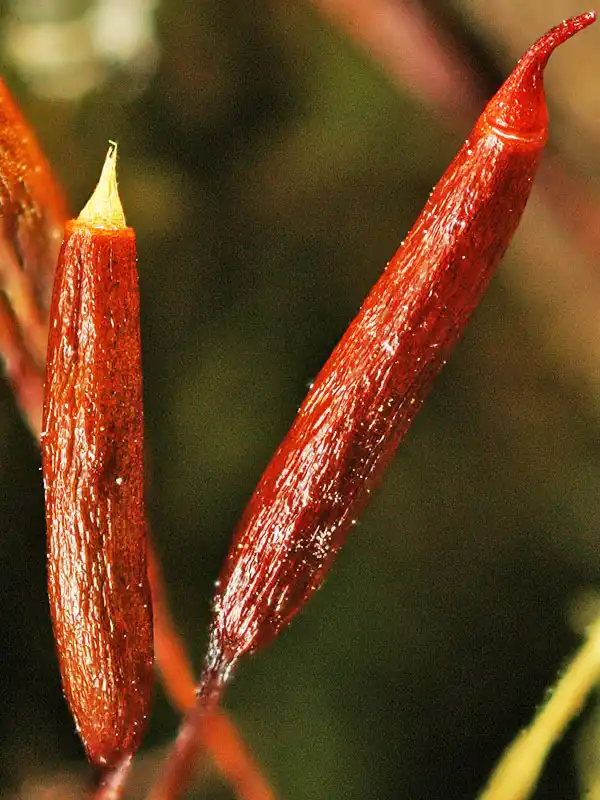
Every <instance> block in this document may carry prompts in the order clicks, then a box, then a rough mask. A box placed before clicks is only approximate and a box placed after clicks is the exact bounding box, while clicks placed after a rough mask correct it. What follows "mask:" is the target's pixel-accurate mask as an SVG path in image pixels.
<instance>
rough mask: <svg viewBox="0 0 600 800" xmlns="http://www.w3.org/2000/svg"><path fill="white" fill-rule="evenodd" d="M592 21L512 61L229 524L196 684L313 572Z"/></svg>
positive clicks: (501, 212) (438, 336)
mask: <svg viewBox="0 0 600 800" xmlns="http://www.w3.org/2000/svg"><path fill="white" fill-rule="evenodd" d="M594 19H595V15H594V14H593V13H592V12H590V13H587V14H583V15H581V16H578V17H575V18H573V19H571V20H568V21H565V22H563V23H562V24H560V25H558V26H557V27H555V28H553V29H552V30H551V31H549V32H548V33H547V34H546V35H545V36H543V37H542V38H541V39H540V40H539V41H538V42H536V44H534V45H533V46H532V47H531V48H530V50H529V51H528V52H527V53H526V55H525V56H524V57H523V58H522V60H521V61H520V62H519V64H518V65H517V67H516V68H515V70H514V71H513V73H512V74H511V75H510V77H509V78H508V79H507V81H506V82H505V83H504V85H503V86H502V87H501V89H500V90H499V91H498V93H497V94H496V95H495V96H494V97H493V99H492V100H491V101H490V103H489V104H488V105H487V107H486V108H485V110H484V112H483V114H482V115H481V117H480V118H479V120H478V121H477V123H476V125H475V127H474V129H473V131H472V132H471V134H470V135H469V138H468V139H467V141H466V142H465V144H464V146H463V147H462V149H461V150H460V152H459V153H458V155H457V156H456V158H455V159H454V161H453V162H452V164H451V165H450V167H449V168H448V170H447V171H446V173H445V174H444V176H443V177H442V179H441V180H440V182H439V183H438V185H437V186H436V187H435V189H434V191H433V192H432V194H431V196H430V198H429V200H428V201H427V204H426V206H425V208H424V209H423V212H422V213H421V215H420V216H419V218H418V220H417V221H416V223H415V225H414V227H413V228H412V230H411V231H410V233H409V234H408V236H407V238H406V240H405V241H404V242H403V244H402V246H401V247H400V249H399V250H398V252H397V253H396V255H395V256H394V257H393V259H392V260H391V261H390V263H389V264H388V266H387V269H386V270H385V272H384V274H383V276H382V277H381V278H380V280H379V281H378V283H377V284H376V285H375V287H374V288H373V290H372V291H371V293H370V294H369V296H368V297H367V299H366V300H365V303H364V305H363V306H362V308H361V310H360V312H359V314H358V316H357V317H356V319H355V320H354V321H353V322H352V324H351V325H350V327H349V329H348V330H347V332H346V334H345V335H344V337H343V339H342V340H341V342H340V343H339V345H338V346H337V347H336V349H335V350H334V352H333V354H332V356H331V358H330V359H329V361H328V362H327V363H326V365H325V366H324V368H323V370H322V371H321V373H320V374H319V376H318V377H317V379H316V381H315V383H314V385H313V387H312V390H311V391H310V393H309V394H308V396H307V398H306V400H305V401H304V403H303V405H302V407H301V408H300V411H299V413H298V416H297V418H296V420H295V422H294V424H293V426H292V428H291V430H290V431H289V433H288V434H287V436H286V438H285V439H284V441H283V443H282V444H281V445H280V447H279V449H278V450H277V452H276V453H275V456H274V457H273V460H272V461H271V463H270V464H269V466H268V468H267V470H266V472H265V473H264V475H263V476H262V478H261V480H260V482H259V484H258V487H257V489H256V491H255V493H254V495H253V497H252V498H251V500H250V503H249V505H248V507H247V508H246V510H245V513H244V515H243V517H242V520H241V522H240V524H239V527H238V529H237V531H236V535H235V538H234V541H233V545H232V547H231V550H230V553H229V555H228V557H227V560H226V563H225V565H224V569H223V572H222V575H221V579H220V588H219V589H218V591H217V595H216V599H215V604H214V620H213V624H212V629H211V639H210V646H209V654H208V661H207V669H206V673H205V685H210V684H211V683H212V684H219V683H222V682H223V680H224V678H225V677H226V675H227V673H228V672H229V670H230V668H231V666H232V664H234V663H235V661H236V660H237V659H238V658H239V657H240V656H241V655H242V654H243V653H244V652H247V651H250V650H253V649H255V648H256V647H258V646H261V645H264V644H266V643H267V642H269V641H270V640H271V639H272V638H273V637H274V636H275V635H276V634H277V633H278V631H279V630H280V629H281V627H282V626H284V625H285V624H286V623H287V622H288V621H289V620H290V618H291V617H292V616H293V615H294V614H295V613H296V612H297V611H298V610H299V609H300V608H301V607H302V605H303V604H304V603H305V602H306V600H307V598H308V597H309V596H310V595H311V593H312V592H313V591H314V590H315V589H316V588H317V587H318V586H319V584H320V583H321V581H322V580H323V578H324V576H325V573H326V571H327V569H328V568H329V566H330V565H331V562H332V560H333V558H334V556H335V554H336V552H337V551H338V550H339V548H340V547H341V545H342V544H343V542H344V539H345V536H346V533H347V532H348V529H349V528H350V527H351V525H352V523H353V522H354V520H355V519H356V517H357V515H358V513H359V512H360V510H361V508H362V507H363V505H364V504H365V502H366V500H367V499H368V495H369V493H370V491H371V489H372V487H373V486H374V484H375V483H376V480H377V478H378V477H379V475H380V474H381V473H382V471H383V469H384V468H385V466H386V465H387V464H388V462H389V460H390V458H391V457H392V455H393V453H394V451H395V450H396V447H397V445H398V444H399V442H400V441H401V439H402V438H403V436H404V435H405V433H406V432H407V430H408V428H409V426H410V424H411V423H412V421H413V419H414V417H415V415H416V414H417V412H418V411H419V409H420V408H421V406H422V403H423V401H424V399H425V397H426V395H427V393H428V391H429V388H430V386H431V383H432V381H433V379H434V378H435V376H436V375H437V373H438V372H439V370H440V369H441V367H442V366H443V364H444V363H445V361H446V359H447V357H448V355H449V354H450V352H451V350H452V348H453V347H454V345H455V344H456V342H457V339H458V337H459V335H460V333H461V331H462V330H463V328H464V327H465V325H466V323H467V321H468V319H469V317H470V316H471V313H472V311H473V309H474V308H475V306H476V305H477V303H478V302H479V300H480V298H481V296H482V295H483V293H484V291H485V289H486V287H487V285H488V282H489V280H490V277H491V274H492V272H493V270H494V268H495V267H496V265H497V264H498V262H499V261H500V259H501V258H502V256H503V254H504V251H505V250H506V247H507V245H508V243H509V241H510V239H511V237H512V235H513V233H514V231H515V229H516V227H517V224H518V222H519V219H520V217H521V214H522V212H523V209H524V207H525V203H526V201H527V198H528V196H529V192H530V190H531V186H532V182H533V178H534V175H535V172H536V169H537V167H538V164H539V161H540V157H541V154H542V150H543V147H544V144H545V142H546V137H547V123H548V114H547V108H546V103H545V97H544V89H543V83H542V75H543V71H544V67H545V65H546V62H547V60H548V58H549V56H550V54H551V53H552V51H553V50H554V49H555V48H556V47H557V46H558V45H560V44H561V43H562V42H564V41H565V40H567V39H569V38H570V37H571V36H572V35H573V34H575V33H576V32H578V31H580V30H581V29H583V28H585V27H587V26H588V25H590V24H591V23H592V22H593V21H594Z"/></svg>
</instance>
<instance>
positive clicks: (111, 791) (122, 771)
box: [93, 756, 133, 800]
mask: <svg viewBox="0 0 600 800" xmlns="http://www.w3.org/2000/svg"><path fill="white" fill-rule="evenodd" d="M132 758H133V757H132V756H127V757H126V758H124V759H123V761H122V762H121V763H120V764H119V765H118V766H116V767H115V768H114V769H112V770H111V771H110V772H109V773H107V774H106V775H104V776H103V777H102V780H101V782H100V785H99V786H98V789H97V790H96V791H95V792H94V796H93V800H119V798H120V797H121V796H122V794H123V789H124V788H125V782H126V781H127V777H128V775H129V772H130V769H131V762H132Z"/></svg>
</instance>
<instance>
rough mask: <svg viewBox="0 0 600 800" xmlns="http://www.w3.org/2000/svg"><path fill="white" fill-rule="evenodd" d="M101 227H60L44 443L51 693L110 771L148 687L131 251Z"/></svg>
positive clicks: (123, 233)
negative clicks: (58, 692) (53, 661)
mask: <svg viewBox="0 0 600 800" xmlns="http://www.w3.org/2000/svg"><path fill="white" fill-rule="evenodd" d="M109 157H110V156H109ZM113 168H114V166H113ZM115 186H116V185H115ZM99 187H100V184H99ZM97 191H98V190H97ZM113 222H114V220H112V221H111V219H110V217H108V218H107V219H105V218H104V217H102V216H101V217H99V218H98V219H96V218H94V217H93V215H92V216H91V217H90V215H87V216H85V215H84V214H83V212H82V216H81V217H80V218H79V219H78V220H75V221H72V222H70V223H68V225H67V230H66V235H65V239H64V242H63V245H62V248H61V251H60V255H59V259H58V267H57V272H56V278H55V284H54V292H53V297H52V304H51V314H50V332H49V343H48V360H47V376H46V387H45V404H44V423H43V434H42V457H43V471H44V484H45V491H46V520H47V535H48V592H49V600H50V610H51V615H52V622H53V628H54V635H55V640H56V646H57V651H58V658H59V664H60V670H61V675H62V681H63V688H64V692H65V695H66V697H67V700H68V703H69V706H70V708H71V711H72V713H73V716H74V718H75V721H76V724H77V728H78V730H79V733H80V735H81V738H82V741H83V743H84V745H85V748H86V751H87V753H88V756H89V758H90V760H91V761H92V762H93V763H95V764H98V765H108V766H111V765H114V764H116V763H117V762H119V761H120V760H121V759H122V758H123V757H124V756H126V755H128V754H131V753H133V752H134V751H135V750H136V748H137V747H138V745H139V743H140V741H141V737H142V735H143V732H144V729H145V726H146V721H147V718H148V713H149V705H150V699H151V692H152V683H153V641H152V610H151V600H150V588H149V583H148V577H147V573H146V521H145V514H144V485H143V462H142V447H143V410H142V374H141V358H140V328H139V291H138V277H137V265H136V248H135V237H134V233H133V231H132V230H131V229H130V228H127V227H124V219H123V224H122V225H119V226H118V227H115V226H114V225H113Z"/></svg>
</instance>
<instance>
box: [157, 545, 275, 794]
mask: <svg viewBox="0 0 600 800" xmlns="http://www.w3.org/2000/svg"><path fill="white" fill-rule="evenodd" d="M148 576H149V578H150V587H151V591H152V609H153V612H154V654H155V658H156V665H157V667H158V669H159V671H160V673H161V676H162V682H163V686H164V689H165V693H166V694H167V696H168V698H169V701H170V702H171V704H172V705H173V707H174V708H176V709H177V710H178V711H180V712H181V713H182V714H187V713H190V714H191V715H192V716H193V715H194V713H195V712H194V707H195V705H196V681H195V680H194V675H193V673H192V668H191V666H190V660H189V657H188V654H187V652H186V649H185V646H184V643H183V640H182V638H181V636H180V635H179V634H178V632H177V630H176V629H175V626H174V624H173V617H172V614H171V611H170V609H169V604H168V599H167V593H166V588H165V582H164V580H163V576H162V570H161V567H160V562H159V560H158V557H157V555H156V552H155V549H154V545H153V543H152V540H151V539H150V541H149V546H148ZM191 736H192V738H194V737H195V741H197V749H199V748H200V747H201V746H203V747H205V748H206V749H207V750H208V752H209V753H210V754H211V757H212V759H213V761H214V762H215V765H216V766H217V768H218V770H219V772H220V773H221V775H222V776H223V778H224V779H225V780H226V781H227V783H229V785H230V786H232V787H233V788H234V789H235V792H236V794H237V796H238V797H239V798H240V800H275V794H274V792H273V790H272V788H271V787H270V785H269V783H268V782H267V780H266V778H265V776H264V775H263V774H262V772H261V769H260V766H259V764H258V763H257V762H256V760H255V759H254V757H253V755H252V753H251V751H250V750H249V748H248V747H247V746H246V745H245V743H244V742H243V740H242V739H241V737H240V735H239V733H238V731H237V729H236V727H235V725H234V724H233V723H232V721H231V719H230V718H229V717H228V715H227V714H226V713H225V712H224V711H222V710H220V709H219V708H217V707H215V708H214V709H213V710H212V711H210V710H209V711H207V712H206V716H203V717H202V719H201V721H200V722H199V723H198V726H197V729H196V732H195V733H192V734H191ZM192 745H193V742H192V741H190V746H192ZM193 746H194V747H196V745H193ZM197 749H196V750H194V752H195V753H196V752H197Z"/></svg>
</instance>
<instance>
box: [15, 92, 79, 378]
mask: <svg viewBox="0 0 600 800" xmlns="http://www.w3.org/2000/svg"><path fill="white" fill-rule="evenodd" d="M66 219H67V216H66V205H65V201H64V198H63V196H62V193H61V190H60V188H59V186H58V184H57V182H56V181H55V179H54V176H53V174H52V170H51V168H50V165H49V163H48V161H47V159H46V157H45V156H44V154H43V152H42V150H41V148H40V146H39V144H38V142H37V140H36V137H35V134H34V133H33V131H32V129H31V128H30V126H29V125H28V124H27V122H26V121H25V119H24V118H23V115H22V114H21V112H20V111H19V109H18V107H17V105H16V103H15V102H14V100H13V99H12V97H11V95H10V92H9V91H8V89H7V88H6V86H5V85H4V83H3V82H2V81H1V80H0V288H1V289H2V290H3V291H4V292H5V293H6V295H7V296H8V299H9V302H10V306H11V308H12V309H13V312H14V314H15V317H16V319H17V321H18V323H19V327H20V329H21V335H22V336H23V338H24V339H25V344H26V346H27V347H28V349H29V350H30V352H31V355H32V356H33V357H34V359H35V360H36V362H37V364H38V365H39V366H40V367H42V368H43V364H44V357H45V353H46V325H45V312H46V310H47V308H48V305H49V302H50V294H51V287H52V279H53V275H54V267H55V265H56V257H57V255H58V250H59V248H60V243H61V240H62V236H63V231H64V226H65V222H66ZM31 288H33V290H34V291H33V292H32V291H31Z"/></svg>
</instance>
